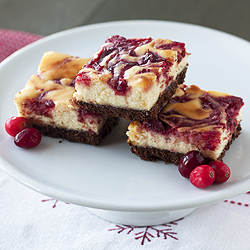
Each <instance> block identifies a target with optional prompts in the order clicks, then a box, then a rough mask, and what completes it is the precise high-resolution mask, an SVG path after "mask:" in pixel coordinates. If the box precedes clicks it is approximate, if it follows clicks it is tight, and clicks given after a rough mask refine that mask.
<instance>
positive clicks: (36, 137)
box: [14, 128, 42, 148]
mask: <svg viewBox="0 0 250 250" xmlns="http://www.w3.org/2000/svg"><path fill="white" fill-rule="evenodd" d="M41 139H42V135H41V133H40V131H38V130H37V129H35V128H25V129H23V130H22V131H21V132H19V133H18V134H17V135H16V136H15V139H14V142H15V144H16V145H17V146H18V147H20V148H33V147H36V146H37V145H38V144H39V143H40V142H41Z"/></svg>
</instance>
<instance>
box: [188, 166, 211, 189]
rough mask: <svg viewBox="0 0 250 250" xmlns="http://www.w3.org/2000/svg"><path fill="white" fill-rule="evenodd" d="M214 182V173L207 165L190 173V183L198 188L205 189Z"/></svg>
mask: <svg viewBox="0 0 250 250" xmlns="http://www.w3.org/2000/svg"><path fill="white" fill-rule="evenodd" d="M214 181H215V171H214V169H213V168H212V167H210V166H209V165H201V166H198V167H196V168H195V169H193V170H192V172H191V173H190V182H191V183H192V184H193V185H194V186H195V187H198V188H205V187H208V186H210V185H212V184H213V183H214Z"/></svg>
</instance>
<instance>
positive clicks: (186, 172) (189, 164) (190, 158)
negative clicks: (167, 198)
mask: <svg viewBox="0 0 250 250" xmlns="http://www.w3.org/2000/svg"><path fill="white" fill-rule="evenodd" d="M203 164H205V158H204V156H203V155H202V154H201V153H200V152H199V151H197V150H192V151H189V152H188V153H186V154H185V155H184V156H183V157H182V158H181V160H180V161H179V164H178V170H179V172H180V174H181V175H182V176H183V177H185V178H189V176H190V173H191V171H192V170H193V169H194V168H196V167H197V166H200V165H203Z"/></svg>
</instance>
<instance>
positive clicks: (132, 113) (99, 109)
mask: <svg viewBox="0 0 250 250" xmlns="http://www.w3.org/2000/svg"><path fill="white" fill-rule="evenodd" d="M186 71H187V67H185V68H184V69H183V70H182V72H181V73H180V74H179V75H178V76H177V78H176V79H175V81H173V82H172V83H170V84H169V85H168V87H167V88H166V89H165V91H164V92H163V93H162V94H161V96H160V97H159V99H158V101H157V102H156V104H155V105H154V106H153V107H152V108H151V109H150V110H149V111H146V110H136V109H127V108H119V107H113V106H110V105H100V104H93V103H86V102H82V101H77V100H75V101H76V102H77V104H78V105H80V106H81V107H83V108H84V109H87V110H89V111H91V112H93V113H99V114H108V115H110V116H113V117H120V118H124V119H125V120H128V121H147V120H150V119H153V118H154V117H156V115H157V114H158V113H159V111H160V109H161V107H162V105H163V104H164V103H165V102H166V101H167V100H169V99H170V98H171V97H172V96H173V94H174V93H175V91H176V89H177V87H178V85H180V84H182V83H183V82H184V79H185V76H186Z"/></svg>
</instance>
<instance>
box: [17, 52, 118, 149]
mask: <svg viewBox="0 0 250 250" xmlns="http://www.w3.org/2000/svg"><path fill="white" fill-rule="evenodd" d="M88 60H89V59H83V58H79V57H73V56H70V55H67V54H61V53H57V52H53V51H50V52H46V53H45V54H44V55H43V57H42V59H41V62H40V64H39V68H38V75H33V76H32V77H31V79H30V80H29V81H28V83H27V84H26V86H25V88H24V89H23V90H21V91H20V92H19V93H17V94H16V96H15V100H14V102H15V104H16V106H17V110H18V115H19V116H23V117H27V118H29V119H31V120H32V121H33V124H34V127H35V128H37V129H38V130H39V131H40V132H41V133H42V134H43V135H47V136H50V137H56V138H63V139H67V140H68V141H75V142H82V143H87V144H92V145H98V144H99V143H100V142H101V141H102V139H103V138H104V137H105V136H106V135H107V134H108V133H110V132H111V130H112V128H113V127H114V126H115V125H116V124H117V123H118V118H111V117H108V115H103V114H93V113H92V112H90V111H87V110H85V109H83V108H82V107H80V106H78V105H77V104H75V103H74V102H73V101H72V98H73V94H74V92H75V88H74V83H75V76H76V74H77V73H78V72H79V70H80V69H81V67H82V65H83V64H85V63H86V62H87V61H88Z"/></svg>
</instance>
